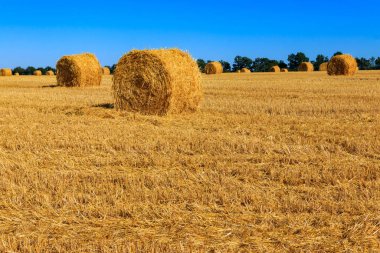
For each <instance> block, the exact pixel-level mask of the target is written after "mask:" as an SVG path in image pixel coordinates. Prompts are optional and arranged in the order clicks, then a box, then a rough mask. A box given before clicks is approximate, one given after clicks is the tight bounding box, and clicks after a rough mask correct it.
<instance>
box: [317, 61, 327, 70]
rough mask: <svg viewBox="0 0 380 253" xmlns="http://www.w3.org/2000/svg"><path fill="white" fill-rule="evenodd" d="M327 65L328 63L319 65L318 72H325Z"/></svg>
mask: <svg viewBox="0 0 380 253" xmlns="http://www.w3.org/2000/svg"><path fill="white" fill-rule="evenodd" d="M328 64H329V63H328V62H324V63H322V64H321V65H319V71H327V65H328Z"/></svg>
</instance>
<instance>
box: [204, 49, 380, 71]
mask: <svg viewBox="0 0 380 253" xmlns="http://www.w3.org/2000/svg"><path fill="white" fill-rule="evenodd" d="M342 54H343V53H342V52H339V51H338V52H336V53H335V54H334V55H333V56H336V55H342ZM329 60H330V59H329V57H327V56H325V55H323V54H319V55H317V57H316V58H315V60H314V61H310V58H309V57H307V56H306V55H305V54H304V53H303V52H298V53H295V54H290V55H289V56H288V63H285V62H284V61H282V60H280V61H278V60H272V59H269V58H256V59H251V58H249V57H246V56H236V57H235V59H234V62H233V64H232V65H231V64H230V63H229V62H227V61H224V60H220V61H219V62H220V63H221V64H222V66H223V70H224V72H236V71H238V70H241V69H242V68H247V69H249V70H251V71H252V72H269V71H270V69H271V68H272V67H274V66H279V67H280V68H287V69H289V71H297V69H298V66H299V65H300V64H301V63H302V62H311V63H312V64H313V65H314V69H315V70H317V71H318V70H319V66H320V65H321V64H322V63H324V62H328V61H329ZM356 61H357V63H358V67H359V69H360V70H375V69H380V57H378V58H375V57H371V58H369V59H366V58H363V57H362V58H356ZM209 62H211V61H205V60H203V59H198V60H197V64H198V67H199V69H200V70H201V72H204V69H205V67H206V65H207V63H209Z"/></svg>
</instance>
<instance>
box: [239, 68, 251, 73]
mask: <svg viewBox="0 0 380 253" xmlns="http://www.w3.org/2000/svg"><path fill="white" fill-rule="evenodd" d="M240 73H251V70H249V69H247V68H242V69H241V70H240Z"/></svg>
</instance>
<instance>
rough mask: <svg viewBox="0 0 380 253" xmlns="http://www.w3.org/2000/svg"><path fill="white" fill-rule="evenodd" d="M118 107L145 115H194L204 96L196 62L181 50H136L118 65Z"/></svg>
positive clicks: (116, 76) (116, 87)
mask: <svg viewBox="0 0 380 253" xmlns="http://www.w3.org/2000/svg"><path fill="white" fill-rule="evenodd" d="M112 89H113V93H114V98H115V108H116V109H118V110H127V111H132V112H140V113H142V114H153V115H167V114H175V113H181V112H194V111H196V110H197V109H198V106H199V103H200V101H201V99H202V97H203V91H202V87H201V75H200V72H199V68H198V66H197V63H196V62H195V61H194V60H193V59H192V58H191V56H190V55H189V54H188V53H185V52H183V51H181V50H179V49H161V50H133V51H131V52H130V53H128V54H126V55H124V56H123V57H122V58H121V59H120V60H119V63H118V64H117V68H116V70H115V73H114V78H113V86H112Z"/></svg>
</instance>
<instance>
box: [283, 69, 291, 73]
mask: <svg viewBox="0 0 380 253" xmlns="http://www.w3.org/2000/svg"><path fill="white" fill-rule="evenodd" d="M281 72H283V73H288V72H289V70H288V69H281Z"/></svg>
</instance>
